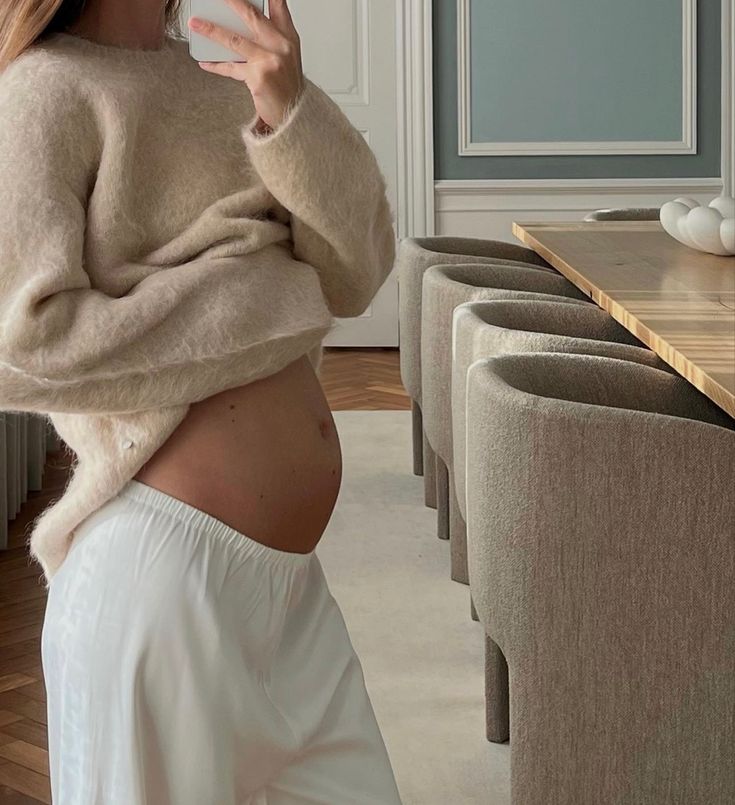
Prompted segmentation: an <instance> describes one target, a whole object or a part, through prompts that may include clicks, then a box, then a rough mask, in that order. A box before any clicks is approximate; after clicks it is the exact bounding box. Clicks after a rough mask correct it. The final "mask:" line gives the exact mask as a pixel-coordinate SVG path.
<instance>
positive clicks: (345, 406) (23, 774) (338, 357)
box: [0, 349, 410, 805]
mask: <svg viewBox="0 0 735 805" xmlns="http://www.w3.org/2000/svg"><path fill="white" fill-rule="evenodd" d="M322 384H323V386H324V390H325V393H326V396H327V399H328V400H329V404H330V407H331V408H332V410H334V411H343V410H354V409H362V410H365V409H367V410H380V409H390V410H396V409H407V408H410V401H409V399H408V397H407V396H406V393H405V391H404V389H403V386H402V385H401V380H400V375H399V370H398V350H395V349H392V350H391V349H360V350H352V349H350V350H347V349H327V350H325V355H324V363H323V368H322ZM68 468H69V456H66V457H65V456H64V455H63V453H62V452H59V453H55V454H49V456H48V458H47V464H46V469H45V472H44V487H43V490H42V491H41V492H32V493H30V494H29V497H28V501H27V502H26V503H25V504H24V505H23V508H22V509H21V511H20V513H19V514H18V515H17V517H16V518H15V520H14V521H13V522H12V523H11V524H10V547H9V548H8V550H6V551H0V805H36V804H37V803H40V802H43V803H50V802H51V795H50V790H49V781H48V755H47V751H46V750H47V740H46V700H45V689H44V684H43V673H42V669H41V654H40V636H41V626H42V623H43V614H44V608H45V606H46V593H45V591H44V588H43V586H42V585H41V584H39V572H38V569H37V567H36V565H35V563H33V564H30V563H29V560H28V556H27V553H26V549H25V547H24V543H25V536H24V535H25V532H26V529H27V527H28V525H29V523H30V522H31V521H32V520H33V519H34V518H35V517H36V516H37V515H38V514H39V513H40V512H41V511H42V510H43V509H45V508H46V506H48V505H49V503H50V502H51V501H52V500H55V499H57V498H58V497H59V496H60V494H61V492H62V491H63V488H64V485H65V483H66V479H67V477H68Z"/></svg>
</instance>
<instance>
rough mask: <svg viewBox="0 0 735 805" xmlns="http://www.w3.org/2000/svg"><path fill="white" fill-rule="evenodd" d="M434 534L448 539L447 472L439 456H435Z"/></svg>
mask: <svg viewBox="0 0 735 805" xmlns="http://www.w3.org/2000/svg"><path fill="white" fill-rule="evenodd" d="M436 535H437V537H439V539H449V472H448V471H447V465H446V464H445V463H444V461H442V459H441V458H439V456H437V457H436Z"/></svg>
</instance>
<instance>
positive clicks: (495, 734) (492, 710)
mask: <svg viewBox="0 0 735 805" xmlns="http://www.w3.org/2000/svg"><path fill="white" fill-rule="evenodd" d="M485 731H486V735H487V739H488V741H491V742H492V743H503V742H504V741H507V740H509V739H510V695H509V689H508V663H507V662H506V661H505V657H504V656H503V652H502V651H501V650H500V649H499V648H498V645H497V643H496V642H495V641H494V640H493V639H492V638H491V637H490V636H488V635H485Z"/></svg>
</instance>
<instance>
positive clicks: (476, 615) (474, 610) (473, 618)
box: [470, 595, 480, 621]
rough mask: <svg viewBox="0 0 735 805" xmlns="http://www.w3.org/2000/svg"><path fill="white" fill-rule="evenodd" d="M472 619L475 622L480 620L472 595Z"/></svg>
mask: <svg viewBox="0 0 735 805" xmlns="http://www.w3.org/2000/svg"><path fill="white" fill-rule="evenodd" d="M470 617H471V618H472V620H473V621H479V620H480V616H479V615H478V614H477V610H476V609H475V602H474V601H473V600H472V595H470Z"/></svg>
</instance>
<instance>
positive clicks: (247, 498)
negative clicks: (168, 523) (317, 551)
mask: <svg viewBox="0 0 735 805" xmlns="http://www.w3.org/2000/svg"><path fill="white" fill-rule="evenodd" d="M134 477H135V479H136V480H137V481H140V482H141V483H144V484H147V485H148V486H152V487H155V488H156V489H159V490H161V491H162V492H165V493H167V494H169V495H172V496H173V497H175V498H178V499H179V500H183V501H184V502H186V503H189V504H190V505H192V506H195V507H196V508H198V509H201V510H202V511H205V512H207V513H208V514H210V515H212V516H213V517H216V518H217V519H218V520H221V521H222V522H224V523H226V524H227V525H229V526H231V527H232V528H234V529H235V530H236V531H239V532H240V533H241V534H245V535H247V536H248V537H250V538H251V539H253V540H256V541H257V542H261V543H264V544H266V545H269V546H270V547H272V548H276V549H278V550H281V551H288V552H292V553H308V552H310V551H312V550H313V549H314V548H315V547H316V544H317V543H318V542H319V539H320V538H321V536H322V534H323V533H324V530H325V528H326V525H327V523H328V522H329V519H330V517H331V514H332V510H333V509H334V504H335V503H336V500H337V495H338V493H339V488H340V483H341V480H342V453H341V450H340V444H339V437H338V435H337V430H336V428H335V424H334V419H333V418H332V414H331V411H330V410H329V405H328V404H327V400H326V398H325V396H324V392H323V390H322V387H321V384H320V383H319V379H318V378H317V376H316V373H315V372H314V369H313V367H312V365H311V363H310V361H309V359H308V356H307V355H304V356H302V357H301V358H299V359H298V360H297V361H295V362H293V363H292V364H290V365H289V366H287V367H286V368H285V369H282V370H281V371H280V372H277V373H276V374H273V375H271V376H270V377H266V378H263V379H262V380H256V381H255V382H253V383H248V384H247V385H245V386H238V387H237V388H233V389H227V390H226V391H222V392H220V393H218V394H215V395H213V396H212V397H208V398H207V399H206V400H201V401H199V402H196V403H192V405H191V406H190V408H189V411H188V412H187V415H186V417H185V418H184V419H183V420H182V421H181V423H180V424H179V426H178V427H177V428H176V430H175V431H174V432H173V433H172V434H171V436H169V438H168V439H167V440H166V442H165V443H164V444H163V445H162V446H161V447H160V448H159V449H158V451H157V452H156V453H155V454H154V455H153V456H152V457H151V458H150V459H149V460H148V462H147V463H146V464H145V465H144V466H143V467H142V468H141V469H140V470H139V472H138V473H137V474H136V475H135V476H134Z"/></svg>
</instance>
